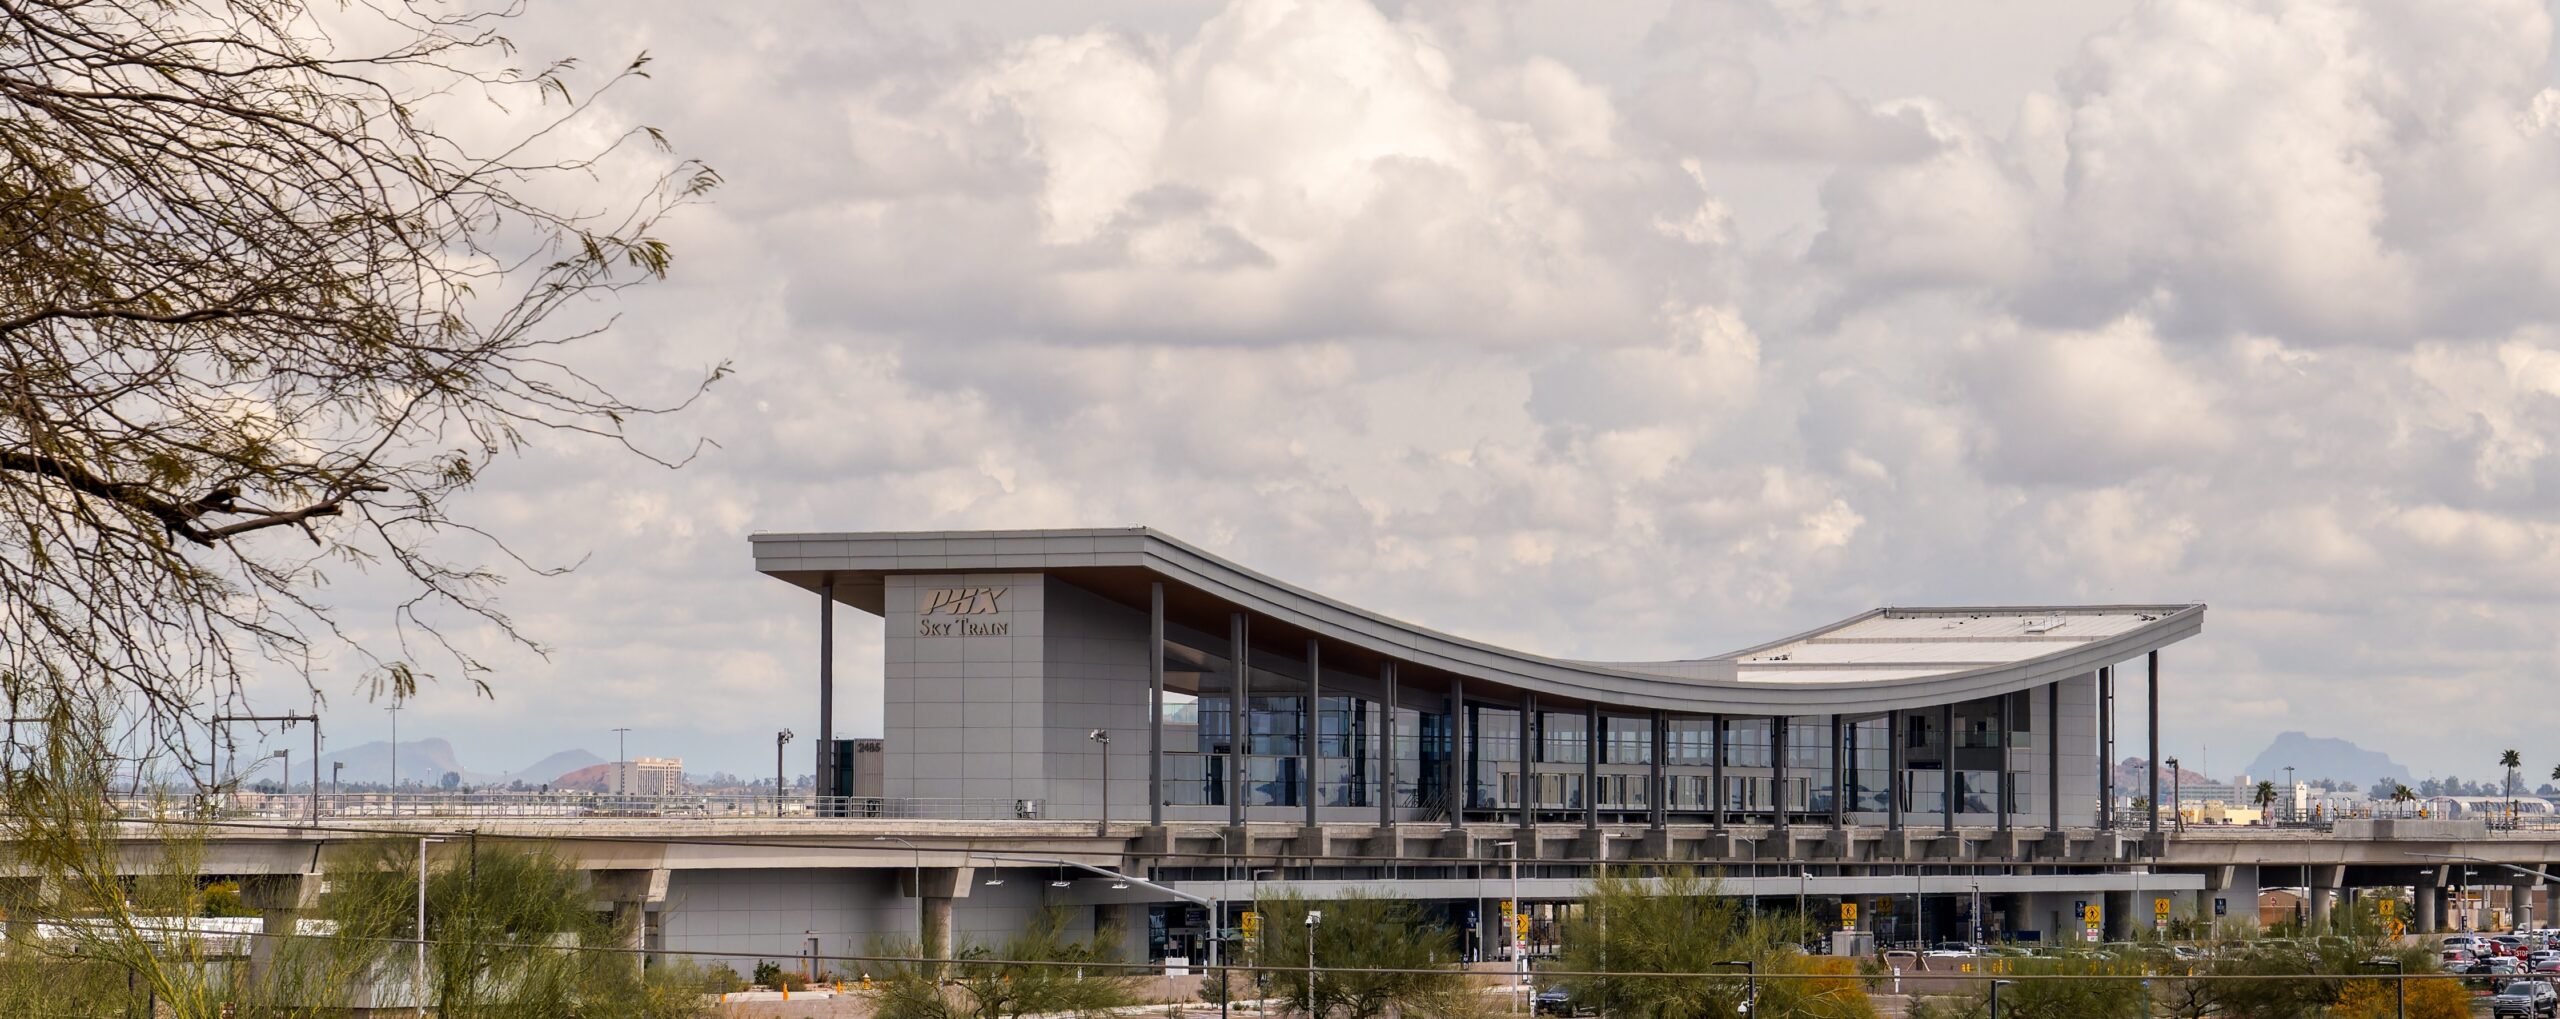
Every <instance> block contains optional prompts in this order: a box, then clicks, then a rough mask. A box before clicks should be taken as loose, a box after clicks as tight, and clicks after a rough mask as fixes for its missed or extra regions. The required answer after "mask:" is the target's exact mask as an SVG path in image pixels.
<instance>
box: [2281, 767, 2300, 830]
mask: <svg viewBox="0 0 2560 1019" xmlns="http://www.w3.org/2000/svg"><path fill="white" fill-rule="evenodd" d="M2301 804H2302V798H2301V797H2299V796H2297V795H2295V794H2294V791H2293V765H2290V764H2288V765H2285V766H2284V819H2285V820H2287V821H2299V820H2301V818H2300V817H2298V816H2296V815H2297V813H2298V811H2296V810H2295V809H2294V808H2295V807H2298V806H2300V805H2301Z"/></svg>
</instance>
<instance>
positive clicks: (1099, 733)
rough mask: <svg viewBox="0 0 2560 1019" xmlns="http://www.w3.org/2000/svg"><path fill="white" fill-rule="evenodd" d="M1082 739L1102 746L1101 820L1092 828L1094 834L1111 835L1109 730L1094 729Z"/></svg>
mask: <svg viewBox="0 0 2560 1019" xmlns="http://www.w3.org/2000/svg"><path fill="white" fill-rule="evenodd" d="M1084 738H1086V739H1089V740H1092V741H1094V742H1096V743H1100V744H1102V820H1101V822H1100V823H1098V824H1096V825H1095V826H1094V834H1096V835H1109V834H1111V730H1109V729H1095V730H1094V731H1092V732H1088V733H1085V734H1084Z"/></svg>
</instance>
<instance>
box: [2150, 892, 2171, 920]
mask: <svg viewBox="0 0 2560 1019" xmlns="http://www.w3.org/2000/svg"><path fill="white" fill-rule="evenodd" d="M2151 915H2152V917H2153V918H2155V919H2160V920H2166V919H2168V918H2169V900H2168V899H2167V898H2165V897H2164V898H2158V899H2153V900H2151Z"/></svg>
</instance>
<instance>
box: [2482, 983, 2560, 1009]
mask: <svg viewBox="0 0 2560 1019" xmlns="http://www.w3.org/2000/svg"><path fill="white" fill-rule="evenodd" d="M2489 1014H2490V1015H2493V1016H2497V1017H2498V1019H2506V1017H2508V1016H2514V1017H2516V1019H2555V1017H2560V992H2554V991H2553V990H2552V989H2551V984H2550V982H2549V981H2544V980H2510V981H2507V984H2506V986H2504V987H2500V988H2498V996H2497V997H2494V998H2491V999H2489Z"/></svg>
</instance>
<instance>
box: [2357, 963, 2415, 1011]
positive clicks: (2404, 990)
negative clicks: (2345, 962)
mask: <svg viewBox="0 0 2560 1019" xmlns="http://www.w3.org/2000/svg"><path fill="white" fill-rule="evenodd" d="M2364 964H2365V965H2367V966H2375V967H2381V966H2389V967H2391V1011H2392V1014H2393V1015H2395V1016H2397V1017H2398V1019H2409V974H2408V970H2407V967H2405V966H2403V965H2402V964H2401V962H2400V960H2399V958H2398V957H2396V956H2376V957H2374V958H2371V959H2367V960H2365V961H2364Z"/></svg>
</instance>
